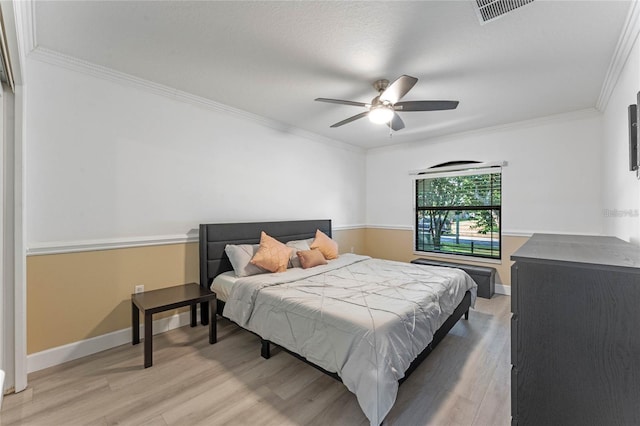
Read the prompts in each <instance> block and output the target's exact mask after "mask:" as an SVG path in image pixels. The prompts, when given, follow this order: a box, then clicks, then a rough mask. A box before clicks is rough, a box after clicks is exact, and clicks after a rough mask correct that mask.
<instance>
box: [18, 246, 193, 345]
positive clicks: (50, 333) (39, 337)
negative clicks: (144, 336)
mask: <svg viewBox="0 0 640 426" xmlns="http://www.w3.org/2000/svg"><path fill="white" fill-rule="evenodd" d="M198 281H199V278H198V243H185V244H171V245H163V246H152V247H135V248H124V249H115V250H101V251H87V252H81V253H65V254H52V255H41V256H29V257H28V258H27V353H29V354H32V353H35V352H40V351H43V350H45V349H50V348H54V347H57V346H61V345H65V344H68V343H72V342H77V341H80V340H84V339H88V338H90V337H95V336H99V335H102V334H105V333H109V332H112V331H116V330H121V329H124V328H127V327H131V293H133V291H134V287H135V286H136V285H138V284H144V287H145V290H154V289H158V288H163V287H170V286H172V285H178V284H183V283H188V282H198ZM172 313H175V311H174V312H171V313H169V315H170V314H172ZM158 317H160V316H158Z"/></svg>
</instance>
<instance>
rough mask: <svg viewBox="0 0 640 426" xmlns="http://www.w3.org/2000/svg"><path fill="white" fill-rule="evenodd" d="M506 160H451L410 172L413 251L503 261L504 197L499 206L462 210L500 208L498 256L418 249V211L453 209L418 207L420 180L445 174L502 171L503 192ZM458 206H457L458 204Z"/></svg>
mask: <svg viewBox="0 0 640 426" xmlns="http://www.w3.org/2000/svg"><path fill="white" fill-rule="evenodd" d="M506 165H507V162H506V161H494V162H488V163H481V162H478V161H451V162H447V163H441V164H438V165H435V166H432V167H430V168H429V169H423V170H416V171H412V172H410V173H409V174H410V175H413V217H414V220H413V232H412V234H413V252H414V253H415V254H423V255H426V256H435V257H443V258H456V257H461V258H471V259H474V260H476V261H478V262H483V261H484V262H487V261H488V262H491V263H494V262H495V263H502V262H501V261H502V243H503V241H502V197H501V202H500V205H499V206H496V205H490V206H464V208H463V209H460V210H499V211H500V215H499V222H498V227H499V228H498V229H499V230H500V231H499V241H500V243H499V247H498V257H495V256H487V255H479V254H466V253H447V252H439V251H424V250H418V247H417V246H418V244H417V236H418V235H417V230H418V227H419V226H418V212H419V211H426V210H453V209H452V208H451V207H449V206H441V207H436V206H432V207H418V189H417V186H418V181H419V180H422V179H432V178H437V177H444V176H464V175H473V174H492V173H500V193H501V194H502V167H504V166H506ZM456 207H457V206H456Z"/></svg>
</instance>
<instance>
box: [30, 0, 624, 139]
mask: <svg viewBox="0 0 640 426" xmlns="http://www.w3.org/2000/svg"><path fill="white" fill-rule="evenodd" d="M630 4H631V1H608V0H607V1H593V0H590V1H578V0H573V1H535V2H533V3H531V4H529V5H527V6H524V7H522V8H521V9H518V10H515V11H513V12H511V13H509V14H507V15H505V16H504V17H502V18H500V19H497V20H495V21H493V22H490V23H488V24H485V25H480V23H479V21H478V18H477V16H476V12H475V10H474V8H473V3H472V1H418V2H415V1H414V2H401V1H390V2H382V1H380V2H307V1H303V2H288V1H287V2H272V1H269V2H246V1H230V2H224V1H215V2H214V1H211V2H205V1H195V2H187V1H142V2H133V1H126V2H120V1H105V2H99V1H71V2H60V1H40V2H37V3H36V8H35V27H36V34H37V40H36V42H37V45H38V46H42V47H45V48H48V49H51V50H54V51H58V52H60V53H63V54H66V55H70V56H73V57H76V58H78V59H82V60H85V61H89V62H92V63H95V64H99V65H102V66H105V67H109V68H112V69H114V70H117V71H121V72H124V73H127V74H131V75H133V76H136V77H140V78H144V79H147V80H150V81H153V82H156V83H161V84H164V85H167V86H170V87H173V88H176V89H180V90H183V91H185V92H189V93H192V94H195V95H198V96H202V97H205V98H208V99H211V100H213V101H216V102H219V103H222V104H226V105H229V106H232V107H234V108H238V109H241V110H245V111H248V112H251V113H254V114H258V115H261V116H264V117H267V118H270V119H273V120H276V121H278V122H281V123H283V124H285V125H287V126H293V127H297V128H301V129H304V130H307V131H310V132H313V133H316V134H319V135H322V136H325V137H329V138H331V139H335V140H338V141H342V142H346V143H349V144H353V145H358V146H362V147H364V148H372V147H379V146H384V145H388V144H395V143H403V142H412V141H420V140H426V139H429V138H432V137H435V136H440V135H445V134H450V133H457V132H461V131H466V130H472V129H478V128H483V127H488V126H493V125H499V124H505V123H511V122H515V121H519V120H525V119H531V118H535V117H541V116H547V115H551V114H557V113H562V112H569V111H575V110H579V109H584V108H593V107H595V105H596V102H597V100H598V96H599V94H600V91H601V88H602V84H603V82H604V78H605V75H606V72H607V69H608V67H609V64H610V62H611V59H612V56H613V54H614V50H615V47H616V43H617V41H618V38H619V36H620V34H621V31H622V28H623V25H624V22H625V19H626V16H627V12H628V10H629V6H630ZM402 74H408V75H412V76H415V77H417V78H418V79H419V81H418V83H417V84H416V86H415V87H414V88H413V90H411V92H410V93H409V94H408V95H407V96H406V97H405V98H404V99H403V100H407V101H408V100H423V99H451V100H458V101H460V106H459V107H458V109H456V110H452V111H436V112H405V113H401V116H402V118H403V120H404V121H405V124H406V128H405V129H403V130H400V131H398V132H394V133H393V136H392V137H391V138H390V137H389V130H388V128H387V127H386V126H380V125H374V124H372V123H370V122H369V121H368V120H366V119H362V120H358V121H356V122H353V123H351V124H347V125H345V126H342V127H340V128H336V129H331V128H329V126H330V125H331V124H333V123H335V122H338V121H340V120H342V119H344V118H347V117H349V116H352V115H355V114H357V113H359V112H362V111H363V109H360V108H358V107H353V106H342V105H332V104H325V103H320V102H314V101H313V99H315V98H316V97H328V98H338V99H348V100H355V101H362V102H370V101H371V99H372V98H373V97H374V96H375V95H376V92H375V90H374V89H373V88H372V87H371V83H373V82H374V81H375V80H377V79H380V78H387V79H389V80H393V79H395V78H396V77H398V76H400V75H402Z"/></svg>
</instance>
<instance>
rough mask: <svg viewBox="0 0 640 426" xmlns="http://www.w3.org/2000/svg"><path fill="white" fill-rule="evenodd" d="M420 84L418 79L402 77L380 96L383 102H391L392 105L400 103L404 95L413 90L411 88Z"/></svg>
mask: <svg viewBox="0 0 640 426" xmlns="http://www.w3.org/2000/svg"><path fill="white" fill-rule="evenodd" d="M417 82H418V79H417V78H415V77H411V76H408V75H401V76H400V77H398V78H397V79H396V81H394V82H393V83H391V84H390V85H389V87H387V88H386V89H384V91H383V92H382V94H380V100H381V101H389V102H391V103H392V104H395V103H396V102H398V101H399V100H400V99H401V98H402V97H403V96H404V95H406V94H407V92H409V90H411V88H412V87H413V86H414V85H415V84H416V83H417Z"/></svg>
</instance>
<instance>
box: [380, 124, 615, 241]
mask: <svg viewBox="0 0 640 426" xmlns="http://www.w3.org/2000/svg"><path fill="white" fill-rule="evenodd" d="M600 139H601V118H600V115H599V114H597V113H596V112H595V111H581V112H577V113H574V114H564V115H559V116H555V117H548V118H546V119H541V120H534V121H530V122H522V123H514V124H512V125H509V126H505V127H499V128H494V129H485V130H482V131H478V132H472V133H465V134H459V135H454V136H450V137H447V138H442V139H438V140H432V141H428V142H424V143H422V144H411V145H402V146H395V147H390V148H381V149H376V150H370V151H368V152H367V224H369V225H373V226H391V227H395V226H397V227H408V226H411V225H412V223H413V220H414V219H413V199H412V197H413V189H412V188H413V187H412V185H413V181H412V179H411V177H410V176H409V174H408V172H409V171H410V170H414V169H423V168H427V167H430V166H433V165H436V164H439V163H444V162H447V161H455V160H477V161H495V160H505V161H507V162H508V166H507V167H504V168H503V178H502V194H503V195H502V206H503V208H502V227H503V231H504V232H507V233H532V232H550V233H576V234H599V233H601V232H602V209H601V204H600V180H601V160H600Z"/></svg>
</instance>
